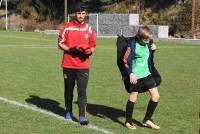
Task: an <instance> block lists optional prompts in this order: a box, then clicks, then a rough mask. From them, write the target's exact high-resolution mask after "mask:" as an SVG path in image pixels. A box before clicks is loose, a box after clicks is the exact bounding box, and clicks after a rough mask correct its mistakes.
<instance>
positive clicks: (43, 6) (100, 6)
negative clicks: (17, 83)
mask: <svg viewBox="0 0 200 134" xmlns="http://www.w3.org/2000/svg"><path fill="white" fill-rule="evenodd" d="M78 1H80V0H68V8H67V9H68V13H69V14H70V13H73V11H74V7H75V5H76V4H77V2H78ZM82 1H83V2H85V3H86V5H88V8H89V12H91V13H139V15H140V24H147V25H169V27H170V35H172V36H184V37H186V36H191V26H192V17H188V16H192V2H191V0H82ZM196 1H197V2H196V5H198V3H200V0H196ZM199 5H200V4H199ZM4 6H5V3H3V4H2V6H1V9H2V8H5V7H4ZM196 9H197V10H196V16H195V29H197V32H198V31H199V29H200V28H199V27H200V6H197V7H196ZM8 10H9V17H10V18H11V17H13V16H14V17H15V18H16V16H17V18H21V17H23V18H24V19H25V21H20V23H21V24H22V25H23V26H24V27H25V28H24V30H33V29H44V28H50V29H56V28H57V26H58V25H59V24H60V23H63V22H64V0H57V1H54V0H48V2H47V1H43V0H29V1H27V0H9V1H8ZM19 15H20V16H21V17H20V16H19ZM4 17H5V15H1V14H0V28H2V27H4V26H3V25H4V24H3V23H4V22H3V21H2V19H1V18H4ZM11 20H12V19H11ZM21 24H20V25H21ZM30 24H31V25H30Z"/></svg>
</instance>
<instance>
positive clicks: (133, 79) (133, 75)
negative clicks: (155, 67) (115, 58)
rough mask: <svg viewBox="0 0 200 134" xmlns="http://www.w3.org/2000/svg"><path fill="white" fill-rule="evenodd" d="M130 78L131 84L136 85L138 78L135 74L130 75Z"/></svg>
mask: <svg viewBox="0 0 200 134" xmlns="http://www.w3.org/2000/svg"><path fill="white" fill-rule="evenodd" d="M129 77H130V83H131V84H136V83H137V77H136V76H135V74H133V73H131V74H130V75H129Z"/></svg>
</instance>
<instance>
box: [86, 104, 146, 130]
mask: <svg viewBox="0 0 200 134" xmlns="http://www.w3.org/2000/svg"><path fill="white" fill-rule="evenodd" d="M87 112H88V113H89V114H91V115H93V116H97V117H99V118H110V119H111V120H112V121H113V122H116V123H119V124H121V125H123V126H124V122H122V121H120V120H119V119H118V118H120V117H125V112H124V111H123V110H121V109H117V108H113V107H108V106H104V105H99V104H90V103H88V104H87ZM133 123H134V124H136V125H137V126H140V127H142V124H141V123H140V122H139V121H137V120H135V119H133Z"/></svg>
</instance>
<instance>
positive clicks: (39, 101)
mask: <svg viewBox="0 0 200 134" xmlns="http://www.w3.org/2000/svg"><path fill="white" fill-rule="evenodd" d="M25 101H26V102H27V103H30V104H33V105H36V106H37V107H39V108H41V109H44V110H47V111H51V112H53V113H55V114H57V115H60V116H63V117H64V116H65V109H64V108H62V107H60V106H59V105H60V103H59V102H57V101H54V100H51V99H47V98H40V97H39V96H35V95H30V96H29V98H27V99H25Z"/></svg>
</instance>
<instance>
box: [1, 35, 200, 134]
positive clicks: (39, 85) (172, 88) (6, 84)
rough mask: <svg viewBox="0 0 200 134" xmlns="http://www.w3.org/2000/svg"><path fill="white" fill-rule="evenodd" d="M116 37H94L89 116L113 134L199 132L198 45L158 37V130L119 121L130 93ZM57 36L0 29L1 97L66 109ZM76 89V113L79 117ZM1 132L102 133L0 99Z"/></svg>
mask: <svg viewBox="0 0 200 134" xmlns="http://www.w3.org/2000/svg"><path fill="white" fill-rule="evenodd" d="M115 43H116V41H115V39H98V40H97V49H96V52H95V54H94V55H93V56H92V57H91V62H92V67H91V71H90V79H89V86H88V94H87V95H88V107H87V111H88V112H87V116H88V119H89V120H90V122H91V124H93V125H95V126H97V127H98V128H103V129H106V130H108V131H110V132H113V133H116V134H127V133H136V134H154V133H159V134H168V133H171V134H197V133H198V132H199V111H200V99H199V97H200V81H199V80H200V69H199V66H200V46H198V45H192V44H178V43H177V44H172V43H167V42H165V43H163V42H162V43H161V42H157V43H156V44H157V48H158V50H157V52H156V56H155V61H156V66H157V68H158V69H159V71H160V73H161V75H162V77H163V82H162V84H161V86H160V87H159V92H160V94H161V99H160V103H159V105H158V108H157V110H156V112H155V114H154V120H155V121H156V122H157V123H158V124H159V125H160V126H161V129H160V130H158V131H155V130H151V129H148V128H143V127H140V126H137V128H138V129H137V130H128V129H126V128H125V127H124V126H123V123H124V120H125V118H124V110H125V105H126V101H127V98H128V94H127V93H126V91H125V90H124V87H123V83H122V81H121V78H120V73H119V71H118V69H117V65H116V47H115ZM61 59H62V52H61V51H60V50H58V49H57V36H50V35H44V34H39V33H28V32H27V33H26V32H5V31H0V63H1V65H0V72H1V73H0V78H1V80H0V97H4V98H7V99H10V100H15V101H17V102H20V103H22V104H25V103H28V104H30V105H33V106H37V107H39V108H41V109H44V110H48V111H51V112H53V113H55V114H58V115H61V116H62V115H63V114H64V108H65V107H64V95H63V78H62V70H61V68H60V62H61ZM76 96H77V91H76V89H75V90H74V104H73V111H74V115H75V117H76V118H77V117H78V107H77V104H76V100H77V97H76ZM148 97H149V96H148V93H145V94H140V95H139V97H138V100H137V104H136V107H135V111H134V118H135V120H136V121H138V122H141V121H142V119H143V116H144V114H145V111H146V106H147V103H148V100H149V98H148ZM0 133H2V134H14V133H15V134H27V133H28V134H29V133H30V134H56V133H57V134H66V133H68V134H77V133H79V134H82V133H85V134H97V133H102V132H99V131H95V130H92V129H89V128H85V127H82V126H80V125H76V124H73V123H66V122H65V121H61V120H58V119H57V118H54V117H51V116H48V115H45V114H41V113H38V112H35V111H31V110H29V109H25V108H22V107H18V106H15V105H10V104H8V103H4V102H2V101H0Z"/></svg>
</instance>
